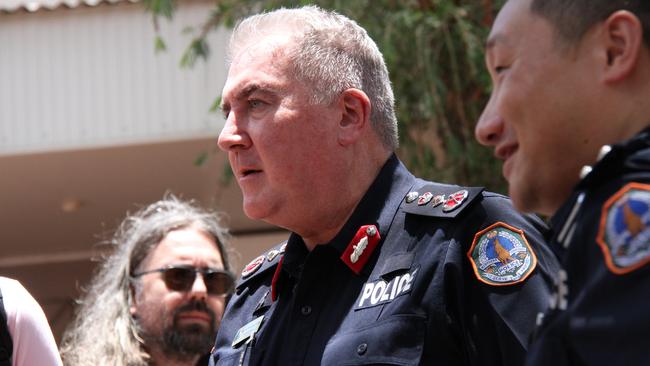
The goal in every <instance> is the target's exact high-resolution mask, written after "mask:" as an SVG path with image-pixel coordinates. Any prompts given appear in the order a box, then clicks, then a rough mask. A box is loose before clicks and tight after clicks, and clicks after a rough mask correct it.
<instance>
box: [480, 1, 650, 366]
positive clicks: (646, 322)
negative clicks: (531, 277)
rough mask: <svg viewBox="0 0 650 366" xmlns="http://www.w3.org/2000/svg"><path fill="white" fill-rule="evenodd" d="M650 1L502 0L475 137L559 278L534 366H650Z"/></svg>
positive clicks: (489, 45) (534, 353) (532, 356)
mask: <svg viewBox="0 0 650 366" xmlns="http://www.w3.org/2000/svg"><path fill="white" fill-rule="evenodd" d="M649 35H650V3H649V2H648V1H645V0H625V1H623V0H589V1H581V0H545V1H542V0H510V1H508V2H507V3H506V5H505V6H504V8H503V9H502V10H501V12H500V13H499V15H498V17H497V19H496V21H495V23H494V25H493V28H492V31H491V34H490V37H489V39H488V42H487V55H486V58H487V65H488V68H489V70H490V74H491V75H492V80H493V84H494V88H493V92H492V96H491V99H490V101H489V103H488V105H487V106H486V108H485V111H484V112H483V115H482V116H481V119H480V121H479V123H478V125H477V127H476V135H477V138H478V139H479V141H480V142H482V143H483V144H485V145H488V146H492V147H494V150H495V154H496V155H497V157H499V158H502V159H503V160H504V161H505V162H504V165H503V174H504V175H505V177H506V179H507V180H508V182H509V185H510V194H511V196H512V199H513V202H514V204H515V206H516V207H517V208H519V209H521V210H524V211H536V212H540V213H543V214H546V215H549V216H553V217H552V221H551V224H552V227H553V229H554V236H553V239H552V245H554V246H555V248H557V251H558V252H560V253H561V255H562V264H563V268H564V269H563V270H562V271H561V272H560V273H559V276H558V278H559V281H558V284H557V287H556V290H555V295H554V297H553V298H552V301H551V309H550V310H549V312H547V313H546V315H545V316H544V317H543V318H542V317H540V323H541V324H540V327H539V330H538V331H537V332H536V333H538V334H537V337H536V338H537V340H536V341H535V343H534V345H533V346H532V348H531V352H530V356H529V364H530V365H650V348H649V347H648V345H650V315H648V314H649V313H648V310H647V309H648V308H650V296H648V292H649V291H650V267H649V266H648V265H647V263H648V262H649V261H650V236H649V235H650V229H649V226H648V224H649V222H650V221H649V220H650V216H649V215H648V214H649V213H650V185H649V184H648V183H650V130H649V129H648V125H649V124H650V123H649V122H650V103H648V101H649V100H650V48H649V44H650V38H648V37H649Z"/></svg>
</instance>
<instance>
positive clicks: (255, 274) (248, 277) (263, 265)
mask: <svg viewBox="0 0 650 366" xmlns="http://www.w3.org/2000/svg"><path fill="white" fill-rule="evenodd" d="M286 247H287V241H286V240H285V241H284V242H282V243H280V244H278V245H276V246H275V247H273V248H272V249H270V250H268V251H267V252H266V253H264V254H262V255H260V256H258V257H257V258H255V259H253V260H252V261H250V263H248V264H247V265H246V267H244V269H243V270H242V272H241V278H240V279H239V282H238V283H237V288H236V289H237V291H239V290H240V289H241V288H243V287H244V286H245V285H246V284H247V283H249V282H251V281H253V280H254V279H257V278H260V277H261V276H262V275H263V274H264V273H266V272H268V271H269V270H271V269H273V268H275V267H276V266H277V264H278V263H279V262H280V258H281V257H282V256H283V255H284V250H285V248H286Z"/></svg>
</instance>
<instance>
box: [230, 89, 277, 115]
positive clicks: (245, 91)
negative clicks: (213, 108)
mask: <svg viewBox="0 0 650 366" xmlns="http://www.w3.org/2000/svg"><path fill="white" fill-rule="evenodd" d="M256 91H263V92H273V91H274V88H272V87H271V86H269V85H266V84H259V83H252V84H248V85H246V87H244V88H243V89H242V90H240V91H238V92H237V94H235V98H234V99H235V100H240V99H245V98H248V97H249V96H250V95H251V94H253V93H255V92H256ZM229 109H230V103H228V102H225V103H224V102H223V101H222V102H221V110H229Z"/></svg>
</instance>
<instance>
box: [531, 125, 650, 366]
mask: <svg viewBox="0 0 650 366" xmlns="http://www.w3.org/2000/svg"><path fill="white" fill-rule="evenodd" d="M589 170H590V169H589V167H588V168H586V170H584V172H585V173H586V174H585V177H584V178H583V179H582V181H581V182H580V183H579V184H578V185H577V187H576V189H575V190H574V193H573V195H572V197H571V199H570V200H568V201H567V202H566V203H565V204H564V205H563V207H562V208H560V210H558V212H557V213H556V215H555V216H554V217H553V218H552V220H551V224H552V226H553V228H554V231H555V234H554V237H553V239H552V245H554V246H555V248H557V250H558V252H560V253H561V257H562V266H563V268H564V269H563V270H562V271H561V272H560V273H559V275H558V276H557V277H558V283H557V286H556V289H555V291H554V293H555V294H554V296H553V298H552V301H551V310H550V311H549V312H548V313H547V314H546V315H545V316H544V318H543V322H542V323H543V324H542V326H541V327H540V329H539V330H538V331H537V332H536V333H537V334H538V335H537V336H536V337H535V338H537V339H536V341H535V342H534V343H533V346H532V347H531V352H530V355H529V360H528V363H527V364H528V365H535V366H547V365H556V366H564V365H594V366H598V365H603V366H611V365H625V366H637V365H638V366H641V365H643V366H647V365H650V266H648V265H647V264H648V262H650V128H648V129H646V130H645V131H643V132H641V133H640V134H638V135H637V136H635V137H634V138H632V139H630V140H629V141H626V142H624V143H621V144H618V145H614V146H611V147H610V146H606V147H604V148H603V149H602V150H601V154H600V158H599V161H598V163H597V164H595V165H594V166H593V167H591V172H589Z"/></svg>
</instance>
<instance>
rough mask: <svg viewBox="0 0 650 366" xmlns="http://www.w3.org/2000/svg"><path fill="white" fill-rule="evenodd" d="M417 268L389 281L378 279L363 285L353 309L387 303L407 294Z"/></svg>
mask: <svg viewBox="0 0 650 366" xmlns="http://www.w3.org/2000/svg"><path fill="white" fill-rule="evenodd" d="M417 272H418V269H417V268H415V269H413V270H411V271H409V272H406V273H404V274H401V275H397V276H395V277H393V278H392V279H391V280H390V281H384V280H383V279H379V280H377V281H374V282H367V283H366V284H364V285H363V290H362V291H361V296H360V297H359V301H358V302H357V304H356V307H355V310H358V309H363V308H369V307H372V306H376V305H381V304H386V303H389V302H391V301H393V300H395V298H397V297H399V296H402V295H405V294H408V293H409V292H411V288H412V286H413V283H414V281H415V276H416V275H417Z"/></svg>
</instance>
